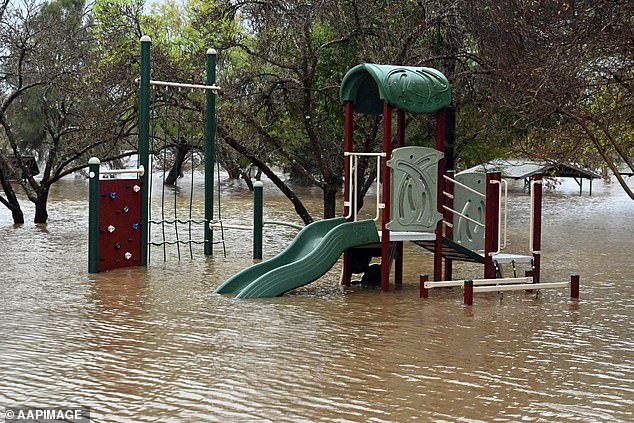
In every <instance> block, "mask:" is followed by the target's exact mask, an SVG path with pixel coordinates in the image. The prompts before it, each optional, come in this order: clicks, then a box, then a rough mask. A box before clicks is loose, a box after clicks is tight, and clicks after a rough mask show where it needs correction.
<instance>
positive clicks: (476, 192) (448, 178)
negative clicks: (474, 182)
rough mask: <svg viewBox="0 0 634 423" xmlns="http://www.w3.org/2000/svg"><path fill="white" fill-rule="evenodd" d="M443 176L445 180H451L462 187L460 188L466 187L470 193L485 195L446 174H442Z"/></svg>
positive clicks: (483, 196) (484, 196)
mask: <svg viewBox="0 0 634 423" xmlns="http://www.w3.org/2000/svg"><path fill="white" fill-rule="evenodd" d="M443 178H445V179H446V180H447V181H450V182H453V183H454V184H456V185H458V186H459V187H462V188H464V189H466V190H467V191H471V192H472V193H474V194H477V195H479V196H480V197H482V198H486V195H484V194H482V193H481V192H478V191H476V190H474V189H473V188H471V187H468V186H466V185H465V184H461V183H460V182H458V181H456V180H455V179H453V178H450V177H449V176H447V175H443Z"/></svg>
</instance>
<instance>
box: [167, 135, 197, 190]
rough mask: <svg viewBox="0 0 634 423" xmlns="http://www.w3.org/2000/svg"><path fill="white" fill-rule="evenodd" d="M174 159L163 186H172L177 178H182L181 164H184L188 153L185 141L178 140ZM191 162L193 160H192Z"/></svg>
mask: <svg viewBox="0 0 634 423" xmlns="http://www.w3.org/2000/svg"><path fill="white" fill-rule="evenodd" d="M175 150H176V158H175V159H174V163H173V164H172V168H171V169H170V171H169V173H168V174H167V177H166V178H165V181H164V182H163V183H164V184H165V185H174V184H175V183H176V180H177V179H178V178H182V177H183V164H184V163H185V159H186V158H187V152H188V151H189V145H188V144H187V142H186V141H185V140H179V141H178V143H177V144H176V148H175ZM192 160H193V158H192Z"/></svg>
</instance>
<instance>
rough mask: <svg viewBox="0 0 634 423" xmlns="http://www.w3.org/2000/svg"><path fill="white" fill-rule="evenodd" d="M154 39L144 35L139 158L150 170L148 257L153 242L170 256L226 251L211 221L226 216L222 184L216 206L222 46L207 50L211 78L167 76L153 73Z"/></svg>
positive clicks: (146, 189)
mask: <svg viewBox="0 0 634 423" xmlns="http://www.w3.org/2000/svg"><path fill="white" fill-rule="evenodd" d="M150 45H151V41H150V39H149V37H143V38H142V39H141V78H140V80H139V82H140V95H139V163H140V165H142V166H145V167H146V168H148V170H149V171H148V172H147V174H146V176H145V179H143V180H142V183H143V189H144V196H143V197H144V201H145V203H144V205H143V206H142V208H143V209H144V211H143V212H142V220H143V221H145V222H147V223H146V225H145V226H144V230H145V234H143V236H142V238H144V244H145V246H146V253H145V254H146V261H147V262H149V261H150V257H151V255H152V249H153V248H157V249H159V251H161V252H162V256H163V260H164V261H165V260H167V258H168V256H171V255H172V253H171V251H173V250H175V255H176V256H177V257H178V260H181V259H182V258H183V257H184V256H186V255H189V257H190V259H191V258H193V257H194V254H195V251H196V249H197V248H196V247H197V246H202V247H203V249H204V253H205V255H212V254H213V245H215V244H221V245H222V247H223V252H224V253H225V255H226V250H225V245H224V243H225V239H224V230H223V228H222V227H220V228H219V229H220V230H219V232H220V239H217V240H215V241H214V239H213V232H212V229H211V227H210V225H209V223H210V222H213V221H215V220H214V214H216V216H217V218H218V219H221V214H220V213H221V211H220V191H219V190H217V195H218V197H217V202H216V207H215V208H214V175H213V172H214V165H215V164H216V163H217V162H218V161H217V160H216V157H215V155H216V148H215V130H216V121H215V101H216V99H215V96H216V93H217V92H218V91H219V87H218V86H216V85H215V68H216V52H215V51H214V50H211V49H210V50H208V51H207V81H206V84H204V85H202V84H188V83H180V82H166V81H158V80H151V79H150ZM218 172H220V169H219V167H218ZM218 179H219V178H218ZM201 202H202V203H203V204H202V205H201ZM215 209H217V213H214V210H215ZM144 216H145V219H143V217H144ZM170 246H173V247H175V248H174V249H171V248H169V249H168V247H170ZM168 251H169V252H170V253H169V254H168Z"/></svg>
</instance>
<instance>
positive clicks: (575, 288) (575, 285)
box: [570, 275, 579, 298]
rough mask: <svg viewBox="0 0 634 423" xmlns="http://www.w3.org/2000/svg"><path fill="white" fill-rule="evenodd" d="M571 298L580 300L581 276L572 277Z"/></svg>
mask: <svg viewBox="0 0 634 423" xmlns="http://www.w3.org/2000/svg"><path fill="white" fill-rule="evenodd" d="M570 298H579V275H570Z"/></svg>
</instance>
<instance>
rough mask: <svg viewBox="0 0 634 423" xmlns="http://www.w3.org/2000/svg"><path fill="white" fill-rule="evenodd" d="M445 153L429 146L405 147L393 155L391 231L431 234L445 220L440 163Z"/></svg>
mask: <svg viewBox="0 0 634 423" xmlns="http://www.w3.org/2000/svg"><path fill="white" fill-rule="evenodd" d="M442 158H443V153H442V152H440V151H437V150H434V149H433V148H427V147H402V148H397V149H395V150H394V151H393V152H392V158H391V159H390V160H389V161H388V162H387V165H388V166H389V167H390V168H391V169H392V172H391V185H390V187H391V196H392V198H391V208H390V211H391V214H390V217H391V218H392V220H391V221H390V222H389V223H388V224H387V228H388V229H389V230H391V231H412V232H429V231H433V230H434V229H435V228H436V224H437V223H438V221H439V220H441V219H442V215H441V214H440V213H438V207H437V204H438V201H437V194H438V162H439V161H440V159H442Z"/></svg>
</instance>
